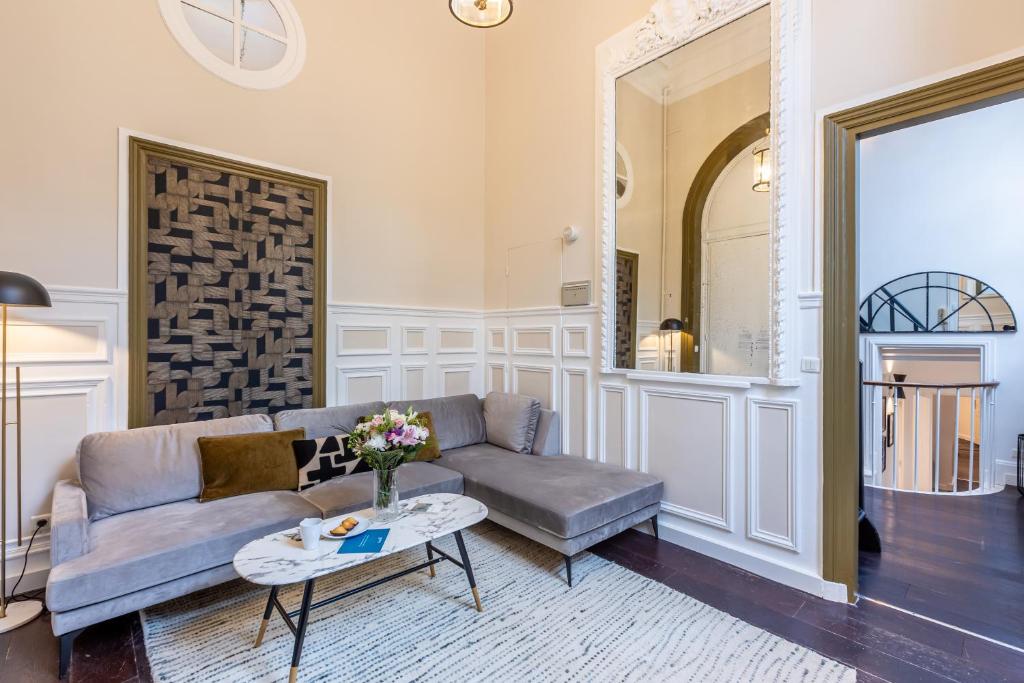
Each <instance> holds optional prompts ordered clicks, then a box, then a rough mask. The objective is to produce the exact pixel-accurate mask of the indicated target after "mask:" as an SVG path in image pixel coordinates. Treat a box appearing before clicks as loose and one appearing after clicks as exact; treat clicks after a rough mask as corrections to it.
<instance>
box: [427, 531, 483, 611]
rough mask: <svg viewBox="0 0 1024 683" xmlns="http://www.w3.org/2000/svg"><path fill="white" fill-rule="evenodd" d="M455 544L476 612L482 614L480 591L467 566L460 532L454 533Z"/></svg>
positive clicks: (467, 560) (468, 565) (464, 547)
mask: <svg viewBox="0 0 1024 683" xmlns="http://www.w3.org/2000/svg"><path fill="white" fill-rule="evenodd" d="M455 543H456V544H457V545H458V546H459V554H460V555H462V568H463V569H465V570H466V578H467V579H469V587H470V589H472V591H473V599H474V600H475V601H476V611H477V612H483V611H484V608H483V605H481V604H480V591H478V590H477V589H476V579H474V578H473V567H472V566H470V564H469V553H467V552H466V542H465V541H463V540H462V532H461V531H456V532H455ZM428 547H429V546H428Z"/></svg>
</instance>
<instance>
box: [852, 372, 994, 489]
mask: <svg viewBox="0 0 1024 683" xmlns="http://www.w3.org/2000/svg"><path fill="white" fill-rule="evenodd" d="M864 386H865V387H866V388H867V391H868V392H869V393H870V400H869V401H868V402H867V405H870V406H872V408H871V418H872V419H869V420H868V424H869V425H870V427H871V428H870V429H869V430H868V435H869V437H870V439H871V440H870V442H869V444H870V446H869V447H868V448H867V453H868V455H870V456H872V457H870V463H871V468H870V470H871V471H870V473H869V478H868V480H866V481H865V483H867V484H868V485H870V486H877V487H881V488H891V489H899V490H904V491H916V492H919V493H939V494H967V493H979V492H986V491H987V490H988V489H989V488H990V487H991V483H992V482H991V478H992V467H991V458H990V450H991V449H990V448H989V443H988V439H987V438H983V435H987V434H990V433H991V429H990V427H989V425H990V424H991V419H992V411H993V410H994V407H995V389H996V387H997V386H999V382H976V383H949V384H929V383H919V382H885V381H877V380H865V381H864ZM944 392H945V393H944ZM966 392H970V394H969V398H968V397H967V396H965V393H966ZM949 394H952V399H953V401H952V407H953V409H952V410H951V411H948V412H950V413H952V414H946V415H944V414H943V410H942V403H943V398H944V397H948V396H949ZM911 397H912V398H911ZM922 398H924V399H925V400H924V401H922ZM964 401H967V404H968V407H969V410H968V411H967V414H968V417H967V419H968V420H969V421H970V428H969V430H968V428H967V427H966V426H964V425H962V423H961V419H960V415H961V413H962V412H964V408H965V405H964ZM929 402H930V408H929V409H928V410H927V411H926V412H927V414H926V415H925V416H924V418H922V412H921V408H922V405H926V406H927V405H929ZM879 410H880V413H879V412H878V411H879ZM879 414H880V415H881V420H880V422H879V423H877V425H876V424H875V421H874V419H873V417H874V416H876V415H879ZM943 419H945V422H943ZM905 425H909V426H912V430H911V431H910V433H909V438H908V435H906V434H904V433H903V430H904V429H906V427H905ZM950 426H951V427H952V430H950V429H949V427H950ZM961 427H963V429H964V433H965V434H964V435H965V436H967V437H968V438H967V439H961ZM922 436H924V437H925V439H926V440H927V441H930V443H927V444H925V446H924V448H922ZM947 437H948V438H947ZM944 440H945V441H947V442H948V443H947V444H946V446H947V448H948V449H949V450H948V451H946V453H945V454H944V453H943V442H944ZM962 441H966V442H967V448H966V450H967V453H966V465H967V468H966V469H967V472H966V475H967V478H966V479H963V478H962V477H961V463H962V462H963V460H964V453H962V450H963V449H962V447H961V442H962ZM879 443H880V444H881V450H880V451H879V450H878V445H879ZM878 454H880V456H881V457H877V455H878ZM947 455H948V456H949V457H948V460H947V459H946V457H945V456H947ZM890 456H891V457H890ZM947 463H948V465H949V466H948V467H946V464H947ZM947 470H948V471H947ZM923 473H924V474H927V476H922V474H923ZM908 474H909V476H910V481H909V482H908V481H907V477H908Z"/></svg>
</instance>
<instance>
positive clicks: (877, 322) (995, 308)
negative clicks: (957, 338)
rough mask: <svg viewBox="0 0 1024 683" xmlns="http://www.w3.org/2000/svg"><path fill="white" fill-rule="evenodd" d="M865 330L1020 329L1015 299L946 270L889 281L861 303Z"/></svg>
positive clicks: (943, 330)
mask: <svg viewBox="0 0 1024 683" xmlns="http://www.w3.org/2000/svg"><path fill="white" fill-rule="evenodd" d="M860 331H861V332H862V333H867V334H869V333H880V332H881V333H894V332H898V333H929V332H1016V331H1017V318H1016V316H1014V314H1013V309H1012V308H1010V304H1009V302H1007V301H1006V299H1004V298H1003V295H1002V294H1000V293H999V292H997V291H996V290H995V289H994V288H993V287H992V286H991V285H989V284H987V283H985V282H982V281H981V280H979V279H977V278H974V277H970V276H968V275H961V274H960V273H949V272H944V271H929V272H926V273H912V274H910V275H904V276H902V277H898V278H896V279H895V280H891V281H889V282H886V283H885V284H884V285H882V286H881V287H879V288H878V289H876V290H875V291H873V292H871V294H869V295H868V296H867V298H865V299H864V301H863V303H861V305H860Z"/></svg>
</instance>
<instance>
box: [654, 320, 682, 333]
mask: <svg viewBox="0 0 1024 683" xmlns="http://www.w3.org/2000/svg"><path fill="white" fill-rule="evenodd" d="M658 329H659V330H662V331H663V332H664V331H667V330H672V331H673V332H680V331H682V330H684V329H685V326H684V325H683V321H682V320H680V319H679V318H665V319H664V320H662V321H661V325H659V326H658Z"/></svg>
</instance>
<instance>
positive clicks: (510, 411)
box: [484, 391, 540, 453]
mask: <svg viewBox="0 0 1024 683" xmlns="http://www.w3.org/2000/svg"><path fill="white" fill-rule="evenodd" d="M539 418H540V401H538V400H537V399H535V398H531V397H530V396H523V395H521V394H502V393H499V392H497V391H492V392H491V393H489V394H487V398H485V399H484V422H485V423H486V425H487V443H491V444H494V445H495V446H501V447H502V448H507V449H508V450H510V451H514V452H516V453H529V452H530V451H531V450H532V449H533V440H534V437H536V436H537V420H538V419H539Z"/></svg>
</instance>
